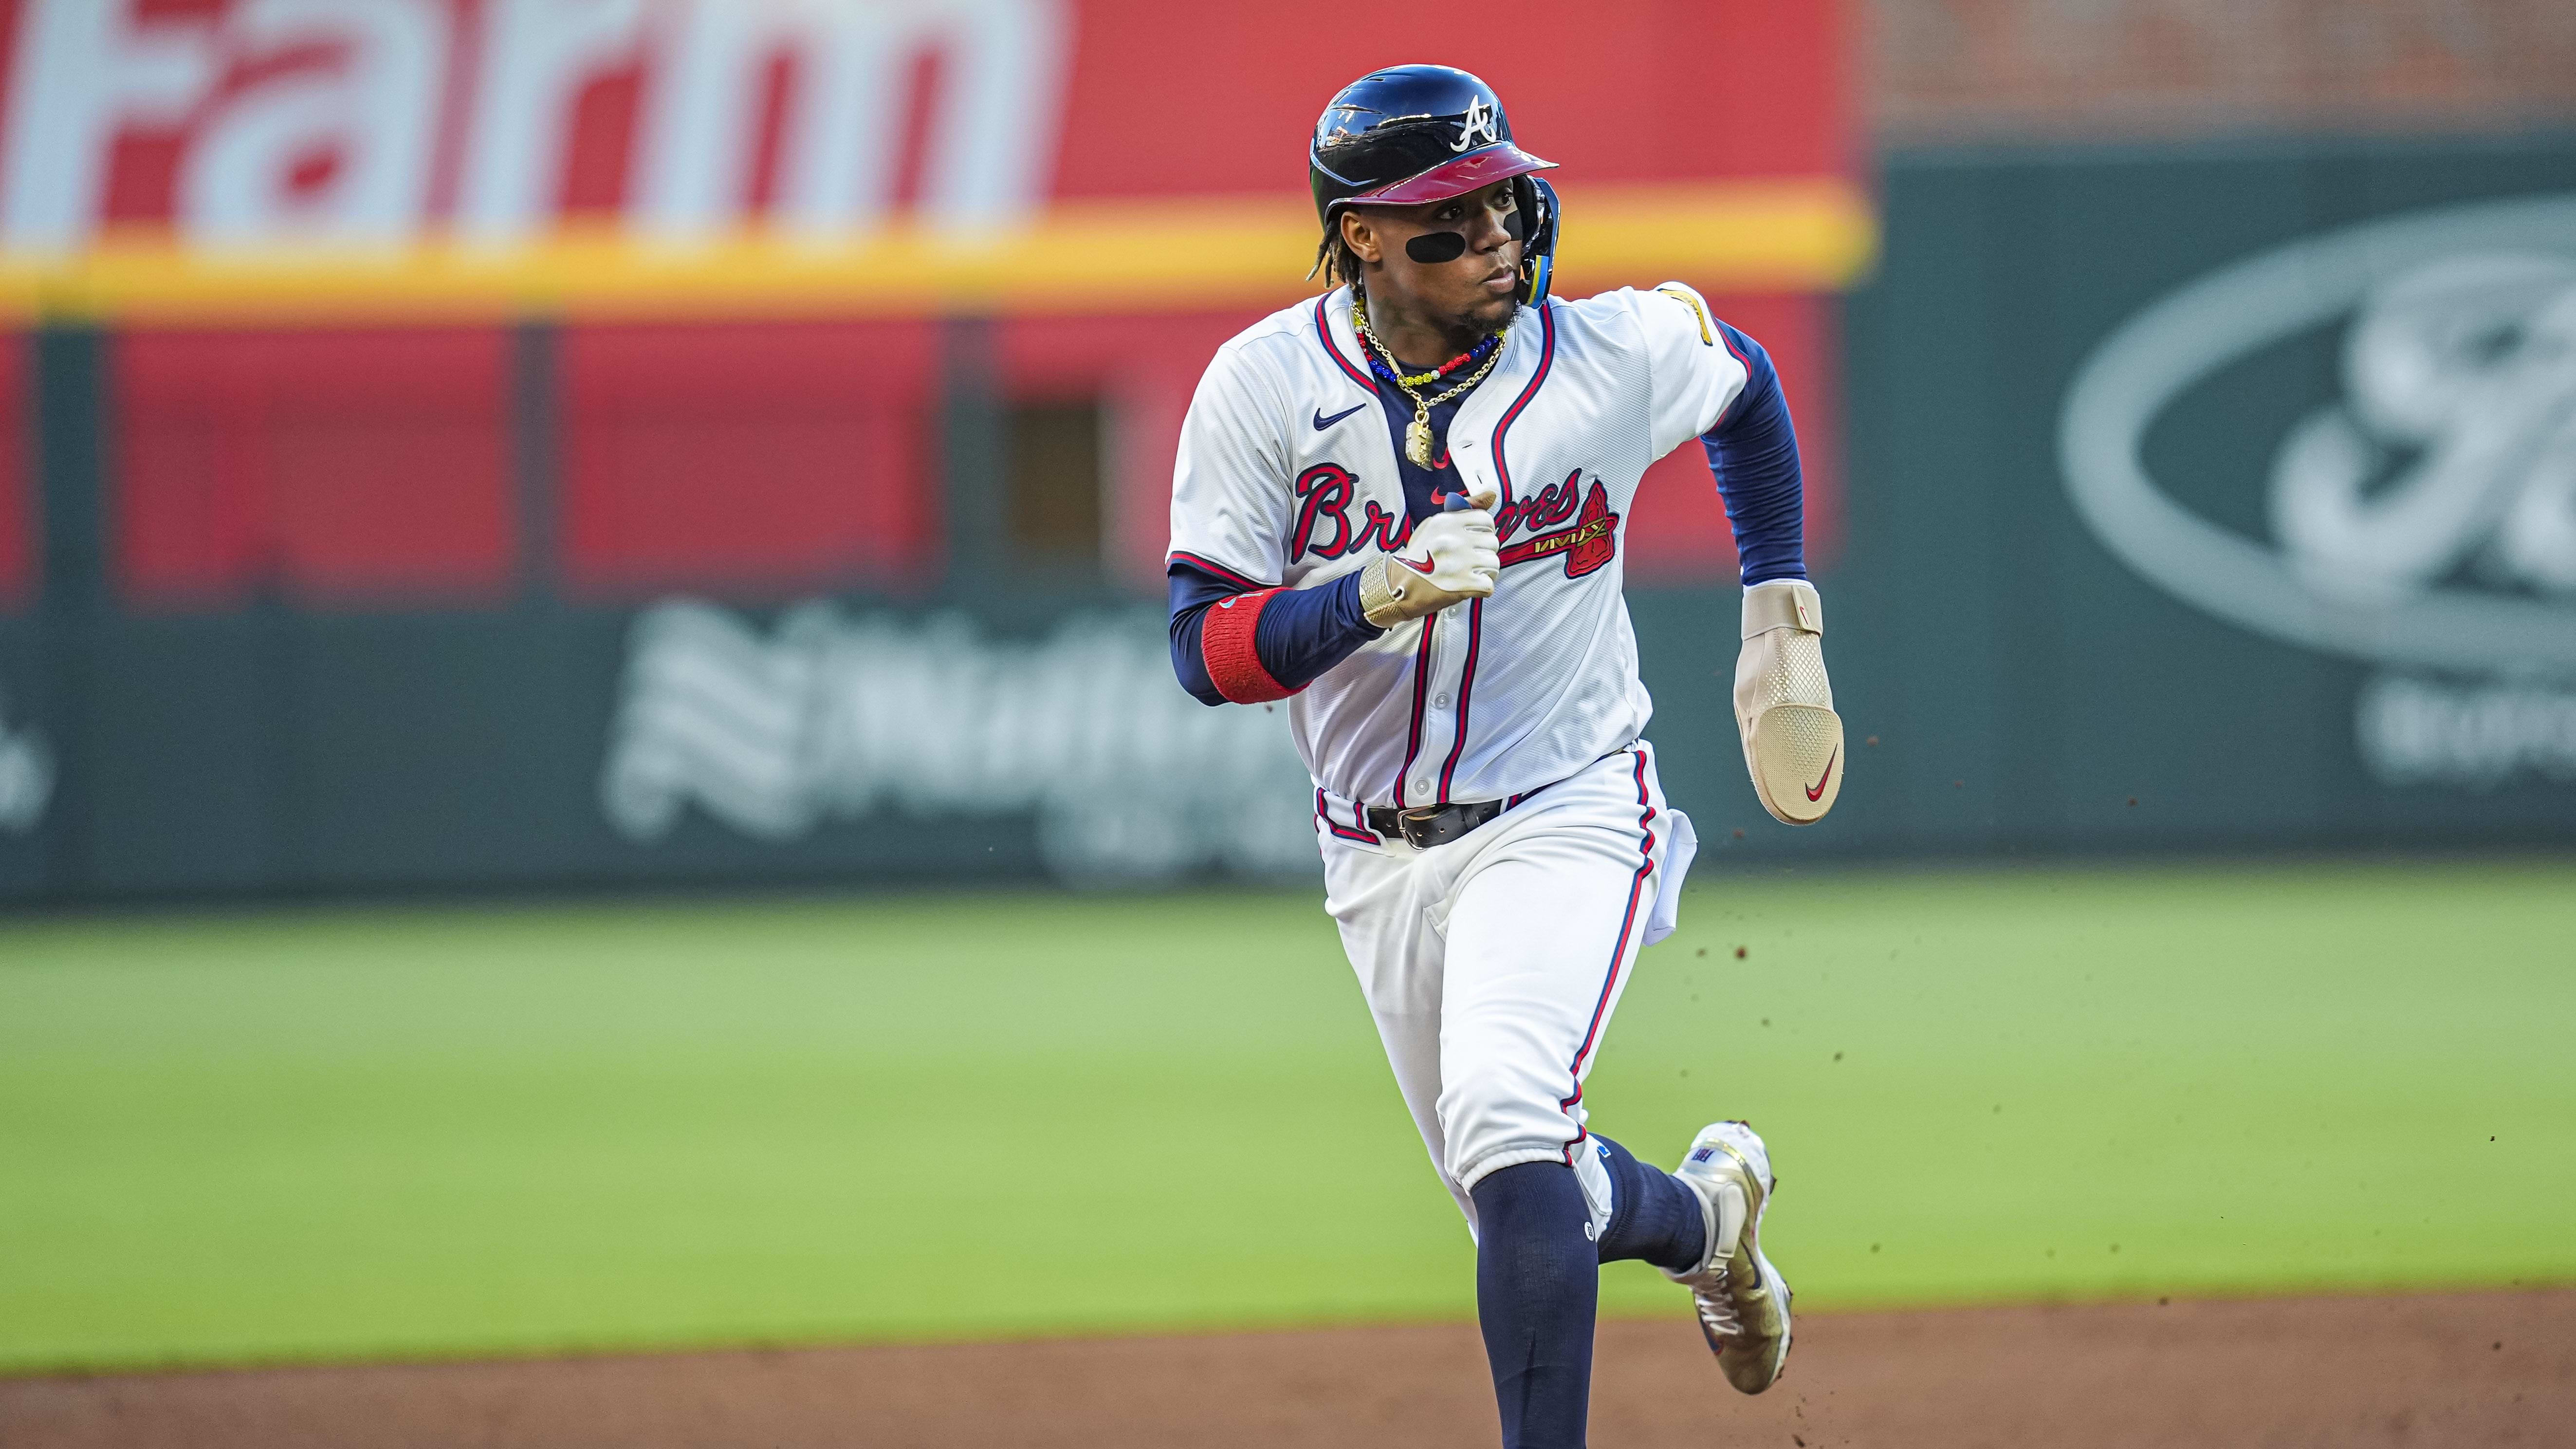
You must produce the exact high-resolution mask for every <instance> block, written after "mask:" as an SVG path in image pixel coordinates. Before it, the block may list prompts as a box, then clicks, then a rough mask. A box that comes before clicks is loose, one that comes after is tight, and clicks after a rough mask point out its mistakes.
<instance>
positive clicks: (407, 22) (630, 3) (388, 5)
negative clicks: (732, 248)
mask: <svg viewBox="0 0 2576 1449" xmlns="http://www.w3.org/2000/svg"><path fill="white" fill-rule="evenodd" d="M139 7H140V0H26V3H25V4H24V5H23V6H22V7H21V8H20V10H19V12H18V18H17V27H18V34H17V35H16V37H15V45H14V54H15V61H14V67H13V68H14V74H13V75H12V76H11V78H10V90H9V98H8V108H7V112H6V115H5V117H0V124H5V126H6V134H5V135H0V247H5V248H8V249H10V250H15V251H21V252H25V251H38V252H44V251H50V252H55V253H60V252H65V251H71V250H77V249H78V248H80V247H82V246H84V245H86V244H87V243H88V242H89V241H90V240H91V239H92V238H93V237H94V236H95V235H96V234H97V232H98V229H99V226H100V223H101V221H102V219H103V216H104V213H105V210H106V203H107V198H108V195H109V193H110V191H111V190H112V189H113V190H116V191H117V192H118V194H119V195H120V197H121V198H122V199H121V201H120V214H121V215H123V216H125V217H126V218H128V219H133V220H142V221H147V222H155V223H157V222H162V221H166V222H167V223H169V224H170V225H171V226H172V227H173V228H174V230H175V231H176V232H177V233H178V234H179V235H180V236H181V237H182V238H184V239H185V240H187V241H190V242H195V243H201V244H217V245H258V244H264V243H278V244H289V245H292V244H297V243H314V242H326V243H362V244H375V243H383V242H388V241H401V240H407V239H411V238H417V237H420V236H423V235H425V234H427V233H428V232H429V231H430V230H431V229H432V228H433V227H446V226H452V227H453V229H454V231H455V232H456V234H457V235H459V236H461V237H463V238H465V239H467V240H469V241H472V242H475V243H478V244H483V245H497V246H507V245H515V244H519V243H523V242H526V241H528V240H531V239H535V238H538V237H542V236H543V235H545V234H546V233H548V232H550V231H552V230H553V229H554V228H555V227H556V226H557V225H559V224H560V223H561V222H562V221H563V220H564V218H563V215H562V206H563V197H564V191H565V181H566V179H567V177H568V176H571V175H573V174H575V173H578V174H580V175H582V176H583V177H585V178H586V179H587V181H588V182H589V183H590V189H591V190H592V191H593V193H594V194H606V193H611V192H613V193H615V194H618V195H621V196H622V197H623V198H624V200H623V203H622V205H623V206H624V209H625V213H626V220H627V222H628V224H630V225H631V226H633V227H634V228H635V229H636V231H637V232H638V233H640V234H642V235H646V236H650V237H653V238H655V239H657V240H660V241H663V242H665V243H676V244H692V243H698V242H702V241H705V240H707V239H710V238H713V237H716V236H720V235H723V234H726V233H730V232H732V231H735V230H738V229H740V228H741V227H743V226H744V225H746V224H747V223H748V222H750V221H751V220H752V219H753V217H752V213H751V204H752V201H753V196H752V192H753V185H754V173H755V171H756V169H757V166H758V158H759V155H760V151H761V148H762V145H763V143H764V139H765V138H764V135H763V127H764V125H765V124H766V123H767V120H768V106H767V100H768V78H769V76H770V73H771V64H770V63H771V61H772V60H773V59H776V58H778V57H781V56H784V57H785V58H786V60H787V63H788V65H787V73H788V75H790V76H791V77H792V80H791V83H790V84H789V86H788V88H787V95H786V101H787V104H786V105H785V107H784V108H783V111H782V113H781V115H780V118H779V121H778V135H777V137H776V141H777V163H776V164H777V174H776V183H775V186H774V187H773V188H772V190H773V192H774V195H773V196H772V197H771V198H769V199H768V201H767V205H768V210H769V215H768V217H767V218H766V220H767V222H768V223H769V224H770V225H772V226H774V227H775V228H776V229H778V230H779V231H781V232H783V233H784V234H786V235H788V236H791V237H798V238H803V239H806V240H809V241H815V242H820V243H830V244H838V243H842V242H846V241H848V240H850V239H851V238H853V237H854V236H855V235H858V234H861V233H864V232H866V231H868V230H870V229H872V228H875V227H877V226H880V225H882V224H883V223H884V221H885V218H886V216H887V214H888V212H889V211H891V210H892V209H893V208H894V206H895V205H896V203H897V201H898V200H899V198H898V197H897V195H896V192H897V179H898V177H899V175H900V174H901V173H902V171H903V169H904V161H905V156H906V152H907V149H909V148H917V149H918V151H919V159H920V166H919V172H920V176H921V184H920V195H919V196H917V197H914V198H909V200H910V201H911V202H912V203H913V204H914V205H915V206H916V207H917V209H918V211H919V214H920V217H921V219H922V220H923V221H924V222H925V223H927V224H929V225H932V226H934V227H938V228H942V229H945V230H948V231H952V232H975V231H980V230H985V229H990V228H995V227H1002V226H1008V225H1010V224H1012V223H1014V222H1016V221H1017V220H1019V219H1020V218H1022V217H1023V216H1024V215H1025V214H1026V213H1027V212H1028V211H1029V210H1030V209H1032V208H1033V207H1034V206H1036V205H1037V204H1038V203H1039V201H1040V200H1041V199H1042V198H1043V194H1044V189H1045V184H1046V179H1047V178H1046V169H1047V166H1048V164H1049V162H1050V161H1051V159H1052V158H1053V156H1054V152H1055V145H1056V136H1057V132H1058V128H1059V111H1060V109H1061V101H1062V91H1063V86H1064V76H1063V71H1064V68H1065V66H1066V65H1067V64H1068V56H1069V51H1070V47H1071V41H1070V35H1069V29H1070V24H1071V20H1070V15H1069V10H1068V5H1067V0H487V3H485V4H484V5H483V6H482V7H481V8H480V9H479V10H478V11H474V12H471V13H472V14H474V15H476V16H478V17H479V18H478V19H476V20H475V21H474V23H473V24H472V25H471V26H466V28H465V32H464V33H462V34H461V33H460V30H459V27H460V26H465V21H464V20H463V19H461V18H460V17H462V16H464V15H466V14H468V13H469V12H467V11H463V10H460V9H458V8H457V7H456V6H454V5H452V4H450V3H449V0H231V3H230V4H228V5H226V6H225V7H224V8H223V9H222V11H221V12H220V14H219V15H218V16H217V17H215V18H213V19H152V20H148V21H146V20H142V19H138V18H137V11H138V9H139ZM461 40H470V42H471V45H470V52H471V53H469V54H462V55H460V54H458V53H456V52H457V51H458V50H459V49H460V41H461ZM925 58H926V59H929V60H931V61H933V62H935V65H934V66H933V67H932V69H931V71H930V72H929V74H931V75H933V76H935V79H933V80H931V81H929V82H927V84H928V91H929V93H928V94H927V95H919V94H916V92H917V91H918V90H920V89H921V88H922V86H923V84H925V82H923V81H922V80H921V78H920V77H921V76H922V74H923V72H922V71H921V69H920V62H922V61H923V60H924V59H925ZM628 67H636V68H638V69H639V73H640V76H641V88H640V91H639V93H638V101H637V107H636V110H637V114H635V115H634V116H632V117H631V118H627V119H626V120H625V121H624V122H623V124H624V125H625V126H627V127H628V128H629V129H628V130H626V131H622V132H617V133H615V134H612V133H611V132H610V131H609V130H606V129H601V127H602V126H603V125H613V124H616V123H611V122H607V121H605V120H603V119H601V118H594V125H593V126H592V127H591V128H590V129H589V130H587V131H581V130H577V128H576V126H575V125H574V121H575V117H576V114H577V113H578V111H579V107H580V105H581V102H582V98H583V95H584V93H585V91H586V90H587V88H588V87H589V86H590V85H591V84H592V83H593V82H595V81H597V80H598V79H600V78H601V77H602V76H603V75H607V74H611V73H614V72H617V71H620V70H623V69H626V68H628ZM451 91H455V92H457V94H456V95H455V96H454V97H451V94H450V93H451ZM451 99H453V100H455V101H456V104H455V106H454V112H455V113H454V114H453V115H452V116H451V115H450V114H449V110H450V101H451ZM916 115H918V116H920V117H921V120H920V122H919V124H918V126H917V127H916V126H915V124H914V123H913V118H914V117H915V116H916ZM442 125H446V126H452V127H453V128H454V131H455V134H454V135H452V136H445V137H443V136H442V131H441V127H442ZM138 130H148V131H155V132H160V133H165V134H167V135H169V136H170V137H172V138H173V139H175V141H176V143H177V145H176V151H175V172H174V173H168V174H165V173H158V172H154V171H153V170H152V169H151V168H150V166H149V164H148V163H142V162H136V161H135V160H134V159H133V158H132V157H131V156H128V157H127V158H126V160H125V161H124V162H123V163H122V164H125V165H129V166H131V165H137V164H142V165H145V167H146V169H145V170H144V171H142V172H138V173H134V174H122V173H120V174H115V175H111V168H112V167H113V166H115V165H117V164H120V163H119V162H118V157H119V155H120V153H119V150H118V145H117V143H118V141H119V139H120V138H121V137H124V136H128V135H131V134H133V133H135V132H136V131H138ZM916 130H917V131H918V134H915V131H916ZM442 139H445V140H447V141H449V142H450V143H452V144H451V145H449V146H448V147H447V148H445V154H450V155H453V156H454V157H455V158H456V160H455V164H456V167H457V174H456V177H455V197H454V200H453V203H452V212H453V214H452V215H444V216H442V215H433V214H432V190H433V182H432V177H433V171H434V168H435V165H436V158H437V157H438V156H439V155H441V154H442V146H441V142H442ZM576 148H579V150H580V151H581V153H582V154H578V155H577V154H576ZM138 186H139V187H140V188H141V189H140V190H139V191H138V190H137V189H136V188H137V187H138Z"/></svg>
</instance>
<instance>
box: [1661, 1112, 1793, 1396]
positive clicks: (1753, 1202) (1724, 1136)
mask: <svg viewBox="0 0 2576 1449" xmlns="http://www.w3.org/2000/svg"><path fill="white" fill-rule="evenodd" d="M1673 1176H1675V1177H1677V1178H1680V1179H1681V1181H1682V1185H1683V1186H1685V1187H1687V1188H1689V1189H1690V1190H1691V1191H1692V1192H1693V1193H1695V1194H1697V1195H1698V1197H1699V1203H1700V1211H1701V1213H1702V1214H1703V1215H1705V1216H1706V1218H1707V1219H1708V1256H1707V1257H1705V1258H1703V1259H1701V1260H1700V1264H1699V1266H1698V1267H1697V1268H1695V1269H1693V1270H1692V1271H1690V1272H1688V1273H1676V1272H1674V1271H1672V1270H1671V1269H1669V1268H1667V1269H1665V1270H1664V1276H1665V1277H1667V1278H1670V1279H1672V1280H1673V1281H1674V1282H1676V1283H1679V1284H1681V1285H1682V1286H1683V1287H1685V1288H1688V1289H1690V1291H1691V1301H1692V1302H1693V1303H1694V1304H1696V1305H1697V1306H1698V1308H1699V1331H1700V1333H1701V1335H1702V1336H1704V1337H1705V1338H1707V1339H1708V1346H1709V1349H1710V1351H1711V1352H1713V1353H1715V1354H1716V1355H1717V1366H1718V1367H1719V1368H1720V1369H1722V1370H1724V1371H1725V1373H1726V1381H1727V1382H1728V1383H1730V1384H1733V1385H1735V1387H1736V1388H1737V1389H1739V1390H1741V1391H1743V1392H1744V1393H1748V1394H1758V1393H1760V1392H1762V1391H1763V1390H1764V1389H1767V1388H1769V1387H1771V1384H1772V1381H1773V1380H1775V1379H1777V1378H1779V1377H1780V1369H1781V1366H1782V1365H1783V1364H1785V1363H1787V1362H1788V1359H1789V1280H1788V1279H1786V1278H1783V1277H1781V1276H1780V1270H1779V1269H1777V1268H1774V1267H1772V1266H1771V1260H1770V1259H1768V1258H1765V1257H1763V1256H1762V1247H1761V1243H1760V1235H1761V1229H1762V1210H1763V1209H1764V1208H1766V1207H1768V1206H1770V1203H1771V1194H1772V1191H1773V1190H1774V1189H1775V1188H1777V1187H1778V1186H1779V1180H1778V1179H1777V1178H1775V1177H1773V1176H1772V1175H1771V1154H1770V1152H1769V1151H1768V1150H1767V1149H1765V1148H1764V1147H1763V1145H1762V1139H1761V1138H1760V1137H1759V1136H1757V1135H1756V1134H1755V1133H1754V1131H1753V1129H1752V1128H1751V1127H1749V1126H1746V1125H1745V1124H1744V1123H1742V1122H1715V1123H1711V1124H1710V1125H1709V1126H1707V1127H1705V1128H1702V1129H1701V1130H1700V1134H1699V1136H1698V1137H1697V1138H1695V1139H1693V1141H1692V1142H1691V1148H1690V1153H1689V1155H1688V1156H1686V1157H1684V1158H1683V1159H1682V1165H1681V1166H1679V1167H1677V1168H1674V1169H1673Z"/></svg>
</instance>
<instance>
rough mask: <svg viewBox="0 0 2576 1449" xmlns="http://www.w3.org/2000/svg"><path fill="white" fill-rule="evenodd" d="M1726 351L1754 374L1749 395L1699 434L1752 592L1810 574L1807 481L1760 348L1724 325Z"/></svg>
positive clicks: (1782, 398)
mask: <svg viewBox="0 0 2576 1449" xmlns="http://www.w3.org/2000/svg"><path fill="white" fill-rule="evenodd" d="M1717 325H1718V327H1719V328H1720V329H1721V330H1723V331H1724V332H1725V333H1726V340H1727V346H1728V348H1729V349H1730V350H1732V351H1733V352H1734V353H1735V355H1736V356H1737V357H1738V358H1741V359H1742V360H1743V362H1744V365H1745V370H1746V371H1747V372H1748V373H1749V374H1750V376H1748V377H1747V378H1746V379H1745V382H1744V391H1743V392H1742V393H1740V394H1738V395H1737V397H1736V399H1735V401H1734V403H1732V404H1731V405H1729V406H1728V408H1727V410H1726V412H1725V413H1724V414H1723V415H1721V416H1720V417H1719V418H1718V420H1717V426H1715V427H1713V428H1710V429H1709V430H1708V431H1707V432H1706V433H1705V434H1703V435H1701V437H1700V445H1701V446H1702V447H1704V448H1706V449H1707V450H1708V467H1709V471H1710V472H1712V473H1714V474H1716V475H1717V492H1718V496H1719V497H1721V498H1723V499H1725V500H1726V520H1727V522H1728V523H1729V524H1731V525H1733V526H1734V529H1735V551H1736V553H1737V555H1738V556H1739V557H1740V558H1741V559H1742V560H1743V565H1744V584H1745V587H1747V588H1750V587H1752V586H1753V585H1755V584H1759V583H1767V582H1769V581H1770V580H1772V579H1803V578H1805V577H1806V576H1807V524H1806V497H1805V484H1804V482H1803V480H1802V479H1801V478H1800V476H1799V473H1798V431H1797V429H1796V427H1795V426H1793V425H1792V424H1791V423H1790V421H1789V399H1788V397H1787V396H1786V395H1785V394H1783V393H1782V392H1781V390H1780V374H1779V373H1778V372H1777V371H1776V370H1775V369H1773V367H1772V366H1771V355H1770V354H1769V353H1767V352H1764V351H1763V350H1762V344H1760V343H1758V342H1755V341H1754V340H1753V339H1752V338H1750V337H1747V336H1745V335H1744V334H1743V333H1741V332H1738V331H1736V330H1735V329H1734V328H1732V327H1729V326H1727V325H1726V324H1725V323H1723V322H1720V323H1718V324H1717Z"/></svg>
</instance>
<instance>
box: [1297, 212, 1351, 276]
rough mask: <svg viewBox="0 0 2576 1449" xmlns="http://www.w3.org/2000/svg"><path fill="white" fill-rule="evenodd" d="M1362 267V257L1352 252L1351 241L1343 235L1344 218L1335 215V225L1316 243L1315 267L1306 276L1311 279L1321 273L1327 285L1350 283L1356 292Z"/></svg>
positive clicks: (1327, 229)
mask: <svg viewBox="0 0 2576 1449" xmlns="http://www.w3.org/2000/svg"><path fill="white" fill-rule="evenodd" d="M1360 265H1361V263H1360V255H1359V253H1357V252H1355V251H1352V250H1351V244H1350V241H1349V240H1348V239H1347V238H1345V237H1344V236H1343V235H1342V218H1341V216H1340V214H1339V213H1335V215H1334V217H1333V224H1332V225H1331V226H1330V227H1328V228H1326V229H1325V231H1324V235H1323V236H1322V237H1321V238H1320V239H1319V240H1317V241H1316V243H1315V265H1313V266H1311V267H1309V268H1307V269H1306V275H1307V276H1309V277H1311V276H1313V275H1315V273H1317V272H1319V271H1320V272H1322V273H1323V274H1324V281H1325V283H1326V284H1327V285H1339V284H1341V283H1343V282H1348V283H1350V284H1351V290H1352V291H1354V292H1356V291H1358V290H1359V289H1360Z"/></svg>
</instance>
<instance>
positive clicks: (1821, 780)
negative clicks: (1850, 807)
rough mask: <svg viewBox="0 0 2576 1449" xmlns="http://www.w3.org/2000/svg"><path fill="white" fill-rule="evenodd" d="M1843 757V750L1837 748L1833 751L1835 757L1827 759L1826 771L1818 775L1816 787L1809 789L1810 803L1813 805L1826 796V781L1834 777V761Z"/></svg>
mask: <svg viewBox="0 0 2576 1449" xmlns="http://www.w3.org/2000/svg"><path fill="white" fill-rule="evenodd" d="M1842 757H1843V752H1842V751H1840V750H1836V751H1834V753H1833V757H1832V758H1831V759H1828V760H1826V761H1825V772H1824V773H1823V774H1821V775H1818V776H1817V777H1816V787H1815V788H1814V789H1812V790H1809V791H1808V792H1807V803H1808V804H1810V805H1813V804H1815V803H1816V802H1817V801H1819V800H1822V799H1823V798H1825V782H1826V781H1827V780H1830V779H1832V778H1833V777H1834V761H1835V760H1839V759H1841V758H1842Z"/></svg>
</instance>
